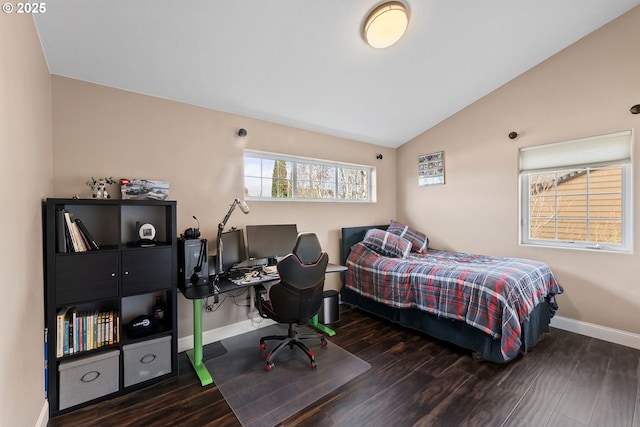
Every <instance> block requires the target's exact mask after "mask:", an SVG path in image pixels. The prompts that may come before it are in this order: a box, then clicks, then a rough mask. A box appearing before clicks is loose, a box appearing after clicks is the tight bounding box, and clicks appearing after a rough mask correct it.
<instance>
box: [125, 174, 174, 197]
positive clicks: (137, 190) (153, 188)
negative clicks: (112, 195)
mask: <svg viewBox="0 0 640 427" xmlns="http://www.w3.org/2000/svg"><path fill="white" fill-rule="evenodd" d="M120 194H121V195H122V199H123V200H126V199H134V200H144V199H152V200H167V199H168V198H169V182H167V181H158V180H152V179H128V178H122V179H120Z"/></svg>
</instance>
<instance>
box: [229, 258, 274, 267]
mask: <svg viewBox="0 0 640 427" xmlns="http://www.w3.org/2000/svg"><path fill="white" fill-rule="evenodd" d="M262 265H267V259H266V258H253V259H247V260H244V261H241V262H239V263H238V264H236V265H234V266H233V268H234V269H241V268H254V267H259V266H262Z"/></svg>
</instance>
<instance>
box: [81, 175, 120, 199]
mask: <svg viewBox="0 0 640 427" xmlns="http://www.w3.org/2000/svg"><path fill="white" fill-rule="evenodd" d="M115 183H116V180H115V179H113V177H112V176H110V177H108V178H99V179H97V180H96V179H95V178H94V177H91V179H89V180H88V181H87V185H88V186H89V187H90V188H91V192H92V193H93V198H94V199H110V198H111V196H110V195H109V193H107V184H108V185H111V184H115Z"/></svg>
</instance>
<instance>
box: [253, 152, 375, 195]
mask: <svg viewBox="0 0 640 427" xmlns="http://www.w3.org/2000/svg"><path fill="white" fill-rule="evenodd" d="M247 157H251V158H256V159H260V160H274V161H284V162H290V163H291V187H292V188H291V197H272V196H269V197H264V196H251V195H249V194H247V193H246V192H245V199H246V200H250V201H270V202H282V201H285V202H286V201H288V202H295V201H298V202H338V203H375V200H376V197H375V179H376V170H375V167H373V166H369V165H360V164H354V163H345V162H336V161H330V160H323V159H315V158H309V157H300V156H292V155H285V154H279V153H271V152H265V151H257V150H244V151H243V155H242V167H243V173H242V175H243V188H245V189H246V187H247V186H246V185H245V182H246V181H245V180H246V179H247V178H260V179H265V178H266V177H264V176H260V177H256V176H248V175H247V172H246V169H245V161H246V158H247ZM298 164H307V165H315V166H323V167H329V168H333V169H334V171H333V174H332V179H333V194H334V197H331V198H315V197H300V196H298V170H297V169H298ZM340 169H352V170H364V171H366V172H367V183H366V189H367V198H366V199H350V198H340V197H339V194H338V189H339V188H340V176H339V175H340V173H339V170H340ZM311 182H313V181H311Z"/></svg>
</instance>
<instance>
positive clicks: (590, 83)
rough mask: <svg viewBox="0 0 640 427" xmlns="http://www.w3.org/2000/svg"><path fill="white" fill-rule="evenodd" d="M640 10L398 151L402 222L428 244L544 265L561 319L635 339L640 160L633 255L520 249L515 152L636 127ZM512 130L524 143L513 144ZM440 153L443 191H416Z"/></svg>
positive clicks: (639, 300) (639, 296) (639, 304)
mask: <svg viewBox="0 0 640 427" xmlns="http://www.w3.org/2000/svg"><path fill="white" fill-rule="evenodd" d="M639 39H640V7H636V8H635V9H632V10H631V11H630V12H628V13H627V14H625V15H623V16H622V17H620V18H619V19H617V20H615V21H613V22H612V23H610V24H608V25H606V26H604V27H603V28H601V29H600V30H598V31H597V32H595V33H592V34H591V35H589V36H587V37H585V38H584V39H582V40H581V41H579V42H578V43H576V44H574V45H572V46H570V47H569V48H567V49H565V50H564V51H562V52H560V53H559V54H557V55H555V56H554V57H552V58H550V59H549V60H547V61H545V62H543V63H541V64H540V65H539V66H537V67H535V68H533V69H532V70H530V71H528V72H527V73H525V74H523V75H521V76H520V77H518V78H516V79H515V80H513V81H511V82H510V83H508V84H506V85H504V86H503V87H502V88H500V89H498V90H496V91H495V92H493V93H491V94H489V95H487V96H486V97H485V98H483V99H481V100H479V101H477V102H476V103H474V104H472V105H470V106H468V107H467V108H465V109H464V110H462V111H460V112H459V113H457V114H456V115H454V116H452V117H450V118H449V119H447V120H445V121H444V122H442V123H440V124H439V125H438V126H435V127H434V128H432V129H431V130H429V131H428V132H425V133H424V134H422V135H420V136H418V137H417V138H415V139H414V140H412V141H410V142H408V143H406V144H405V145H403V146H402V147H401V148H400V149H398V153H397V161H398V165H397V170H398V216H399V218H400V220H403V221H406V222H407V223H409V224H411V225H414V226H415V227H417V228H419V229H421V230H423V231H425V232H426V233H427V234H428V235H429V237H430V238H431V242H432V246H434V247H436V248H443V249H453V250H457V251H466V252H476V253H487V254H494V255H507V256H516V257H524V258H533V259H538V260H541V261H545V262H547V263H548V264H549V265H550V266H551V268H552V270H553V271H554V272H555V274H556V275H557V277H558V279H559V280H560V282H561V283H562V285H563V286H564V288H565V293H564V294H563V295H562V296H561V297H560V298H559V304H560V311H559V313H558V314H559V315H560V316H563V317H567V318H570V319H574V320H578V321H584V322H589V323H593V324H596V325H601V326H606V327H610V328H614V329H619V330H622V331H628V332H631V333H635V334H638V333H640V322H638V314H637V313H638V312H639V311H640V287H639V286H638V276H639V274H640V237H639V236H640V233H639V230H640V220H639V218H640V215H638V210H639V209H640V207H639V206H638V205H637V201H638V200H639V197H638V196H639V195H640V157H639V156H638V154H637V153H638V150H637V149H636V150H635V153H636V154H635V155H634V159H633V161H634V178H633V179H634V183H633V189H634V190H633V200H634V204H635V211H636V214H635V215H634V220H633V227H634V229H635V238H634V246H635V253H634V254H633V255H629V254H616V253H603V252H594V251H577V250H560V249H545V248H535V247H525V246H519V245H518V149H519V148H520V147H524V146H531V145H538V144H544V143H549V142H555V141H562V140H567V139H572V138H578V137H583V136H590V135H599V134H603V133H608V132H614V131H620V130H625V129H633V130H634V131H635V132H636V134H635V139H636V142H635V146H636V148H637V147H638V142H637V139H638V136H637V131H638V128H639V127H640V115H632V114H630V113H629V108H630V107H631V106H632V105H634V104H637V103H639V102H640V71H639V70H640V44H639V43H638V40H639ZM511 131H516V132H518V133H519V134H520V136H519V137H518V138H517V139H516V140H513V141H512V140H510V139H509V138H508V137H507V135H508V133H509V132H511ZM439 150H444V151H445V167H446V171H445V176H446V184H445V185H443V186H434V187H422V188H418V186H417V171H416V169H417V166H416V165H417V158H418V155H420V154H425V153H430V152H433V151H439Z"/></svg>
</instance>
